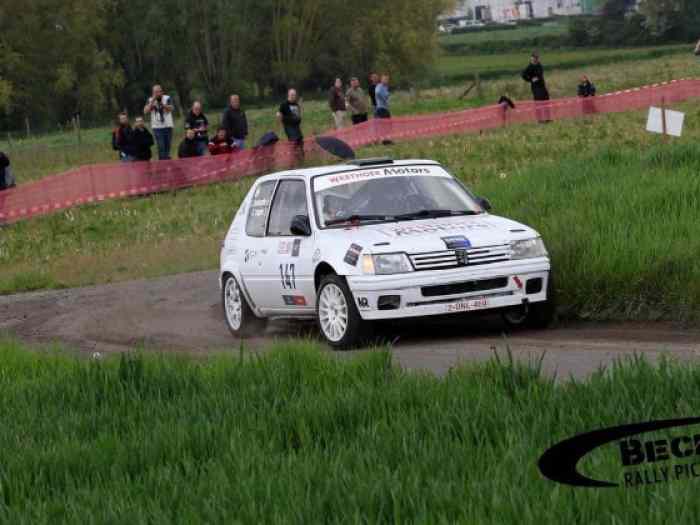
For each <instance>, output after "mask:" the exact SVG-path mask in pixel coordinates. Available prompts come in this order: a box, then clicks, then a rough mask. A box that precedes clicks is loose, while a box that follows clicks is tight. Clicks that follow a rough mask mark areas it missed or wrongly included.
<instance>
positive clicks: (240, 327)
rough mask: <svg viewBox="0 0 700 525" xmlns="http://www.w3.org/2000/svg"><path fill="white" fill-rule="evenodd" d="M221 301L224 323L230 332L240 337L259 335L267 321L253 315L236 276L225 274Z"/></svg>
mask: <svg viewBox="0 0 700 525" xmlns="http://www.w3.org/2000/svg"><path fill="white" fill-rule="evenodd" d="M221 303H222V306H223V309H224V317H225V318H226V324H227V325H228V327H229V330H231V333H232V334H233V335H234V336H236V337H240V338H246V337H250V336H252V335H261V334H262V332H263V331H264V330H265V326H266V324H267V321H266V320H265V319H261V318H259V317H257V316H256V315H255V313H254V312H253V310H252V309H251V308H250V306H249V305H248V301H246V299H245V296H244V295H243V291H242V290H241V287H240V286H239V285H238V281H236V278H235V277H234V276H233V275H231V274H227V275H226V276H225V277H224V282H223V287H222V291H221Z"/></svg>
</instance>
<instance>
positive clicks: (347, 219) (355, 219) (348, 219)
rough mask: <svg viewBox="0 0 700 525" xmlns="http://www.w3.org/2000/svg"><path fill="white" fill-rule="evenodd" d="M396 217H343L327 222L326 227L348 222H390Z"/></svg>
mask: <svg viewBox="0 0 700 525" xmlns="http://www.w3.org/2000/svg"><path fill="white" fill-rule="evenodd" d="M393 218H394V217H392V216H390V215H350V217H343V218H342V219H333V220H332V221H326V226H333V225H335V224H343V223H346V222H361V221H388V220H393Z"/></svg>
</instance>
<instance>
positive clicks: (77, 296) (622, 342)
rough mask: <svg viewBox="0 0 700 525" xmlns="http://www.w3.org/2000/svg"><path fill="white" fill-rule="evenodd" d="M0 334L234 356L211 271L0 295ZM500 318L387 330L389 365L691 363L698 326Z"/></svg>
mask: <svg viewBox="0 0 700 525" xmlns="http://www.w3.org/2000/svg"><path fill="white" fill-rule="evenodd" d="M0 331H5V332H9V333H11V334H14V335H16V336H18V337H19V338H21V339H23V340H27V341H30V342H48V341H58V342H62V343H66V344H68V345H69V346H72V347H75V348H77V349H78V350H80V351H85V352H95V351H99V352H117V351H124V350H127V349H131V348H133V347H134V346H142V347H144V348H146V349H149V350H151V349H152V350H167V351H184V352H189V353H194V354H205V353H209V352H212V351H225V350H231V349H235V350H236V351H237V349H238V346H239V341H236V340H235V339H233V337H232V336H231V335H230V333H229V331H228V329H227V328H226V326H225V323H224V319H223V315H222V313H221V307H220V303H219V290H218V287H217V284H216V273H214V272H200V273H192V274H183V275H176V276H171V277H165V278H161V279H156V280H152V281H134V282H127V283H119V284H111V285H104V286H95V287H88V288H79V289H71V290H60V291H50V292H37V293H30V294H22V295H14V296H4V297H0ZM502 332H503V325H502V324H501V323H500V321H498V320H496V319H493V320H488V319H487V320H486V321H484V320H478V321H470V322H465V321H464V320H460V321H459V322H455V321H439V322H436V321H435V320H431V321H424V322H421V323H419V324H416V323H411V326H410V327H405V326H400V325H399V326H392V327H390V328H389V329H387V330H386V335H387V336H388V337H390V338H391V339H394V340H395V344H394V346H393V355H394V359H395V361H396V362H397V363H398V364H400V365H401V366H403V367H405V368H408V369H417V370H431V371H433V372H435V373H437V374H443V373H445V372H447V371H448V370H449V369H450V368H451V367H454V366H455V365H458V364H460V363H462V362H465V361H473V360H486V359H489V358H490V357H491V356H492V355H493V349H494V347H496V348H497V349H498V350H499V351H501V350H505V348H506V345H508V346H510V348H511V350H512V351H513V353H514V355H515V356H516V357H517V358H519V359H524V360H527V359H531V358H536V357H538V356H540V355H542V353H543V352H544V353H545V357H544V366H545V369H546V370H547V371H548V372H550V373H552V372H556V373H557V376H558V377H560V378H561V377H568V376H569V375H573V376H575V377H578V378H581V377H585V376H587V375H588V374H590V373H591V372H593V371H595V370H596V369H598V368H599V367H600V366H604V365H608V364H610V363H611V362H612V361H613V360H615V359H616V358H620V357H624V356H630V355H633V354H634V353H643V354H645V355H646V356H648V357H649V359H650V360H652V361H653V360H656V359H657V358H658V357H659V356H661V355H673V356H675V357H677V358H679V359H681V360H691V359H696V358H700V330H697V329H694V330H685V329H682V328H679V327H675V326H673V325H669V324H658V325H653V324H652V325H649V324H642V323H638V324H636V323H626V324H574V325H568V326H563V327H559V328H556V329H550V330H545V331H530V332H520V333H517V334H514V335H512V336H509V337H508V338H507V339H506V338H504V336H503V334H502ZM294 335H312V336H315V335H316V331H315V329H314V327H313V326H310V325H308V324H306V325H298V324H296V323H289V322H282V321H279V322H273V323H270V325H269V326H268V329H267V332H266V333H265V334H264V335H263V336H261V337H260V338H257V339H252V340H250V341H248V342H247V343H246V344H247V346H248V347H250V348H253V349H256V350H257V349H261V348H263V347H264V346H265V345H266V344H267V343H269V342H270V341H271V340H272V339H274V338H276V337H277V338H278V337H287V336H294Z"/></svg>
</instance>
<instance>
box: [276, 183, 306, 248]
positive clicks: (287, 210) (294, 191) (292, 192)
mask: <svg viewBox="0 0 700 525" xmlns="http://www.w3.org/2000/svg"><path fill="white" fill-rule="evenodd" d="M296 215H306V216H307V217H308V215H309V210H308V206H307V205H306V183H305V182H304V181H303V180H282V181H280V185H279V186H278V187H277V193H276V194H275V201H274V202H273V203H272V210H271V211H270V225H269V226H268V229H267V234H268V235H269V236H272V237H285V236H292V235H293V234H292V232H291V227H292V219H293V218H294V217H295V216H296Z"/></svg>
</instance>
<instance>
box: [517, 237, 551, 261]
mask: <svg viewBox="0 0 700 525" xmlns="http://www.w3.org/2000/svg"><path fill="white" fill-rule="evenodd" d="M510 246H511V249H512V250H513V256H512V257H511V258H512V259H514V260H518V259H532V258H534V257H548V256H549V254H548V253H547V248H546V247H545V245H544V242H543V241H542V239H541V238H540V237H537V238H536V239H526V240H524V241H515V242H513V243H512V244H511V245H510Z"/></svg>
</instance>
